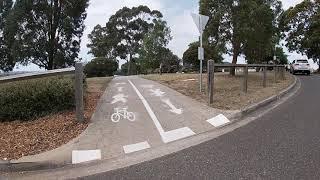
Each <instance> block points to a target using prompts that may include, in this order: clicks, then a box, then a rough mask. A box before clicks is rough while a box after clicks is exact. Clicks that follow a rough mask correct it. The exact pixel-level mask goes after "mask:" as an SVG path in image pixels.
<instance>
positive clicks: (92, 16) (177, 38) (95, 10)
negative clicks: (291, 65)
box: [16, 0, 302, 71]
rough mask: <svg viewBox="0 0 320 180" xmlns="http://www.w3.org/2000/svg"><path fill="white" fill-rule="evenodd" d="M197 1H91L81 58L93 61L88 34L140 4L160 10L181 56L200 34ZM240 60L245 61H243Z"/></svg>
mask: <svg viewBox="0 0 320 180" xmlns="http://www.w3.org/2000/svg"><path fill="white" fill-rule="evenodd" d="M198 2H199V1H198V0H90V5H89V8H88V10H87V13H88V16H87V19H86V21H85V25H86V29H85V32H84V35H83V38H82V43H81V52H80V55H79V57H81V58H82V59H83V60H85V61H89V60H91V59H92V56H91V55H88V54H87V52H88V48H87V47H86V44H87V43H88V38H87V36H88V34H89V33H90V32H91V31H92V30H93V28H94V26H96V25H97V24H101V25H103V26H104V25H105V24H106V22H107V21H108V19H109V17H110V16H111V15H112V14H114V13H115V12H116V11H117V10H119V9H120V8H122V7H124V6H127V7H133V6H138V5H147V6H148V7H149V8H150V9H157V10H160V11H161V12H162V13H163V15H164V19H165V20H166V21H167V22H168V25H169V26H170V28H171V31H172V36H173V40H172V41H171V42H170V44H169V48H170V49H171V50H172V51H173V52H174V53H175V54H177V55H178V56H179V57H182V55H183V52H184V51H185V50H186V49H187V48H188V44H189V43H191V42H194V41H196V40H197V39H198V31H197V28H196V26H195V25H194V24H193V21H192V18H191V16H190V13H192V12H194V13H197V12H198ZM282 2H283V6H284V8H285V9H287V8H289V7H290V6H294V5H296V4H297V3H300V2H302V0H283V1H282ZM288 54H289V59H290V60H291V59H295V58H300V57H301V55H298V54H296V53H288ZM225 61H230V57H225ZM240 61H243V60H242V59H241V58H240ZM16 70H19V71H21V70H39V69H38V68H37V66H35V65H29V66H28V67H22V66H20V67H17V68H16Z"/></svg>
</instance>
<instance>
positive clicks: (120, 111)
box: [111, 108, 136, 123]
mask: <svg viewBox="0 0 320 180" xmlns="http://www.w3.org/2000/svg"><path fill="white" fill-rule="evenodd" d="M127 110H128V108H115V109H114V111H115V113H113V114H112V115H111V120H112V122H114V123H117V122H119V121H120V119H121V117H123V118H124V119H127V120H128V121H131V122H133V121H135V119H136V117H135V115H134V113H133V112H128V111H127Z"/></svg>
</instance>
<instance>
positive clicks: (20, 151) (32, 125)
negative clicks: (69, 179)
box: [0, 91, 103, 161]
mask: <svg viewBox="0 0 320 180" xmlns="http://www.w3.org/2000/svg"><path fill="white" fill-rule="evenodd" d="M102 94H103V91H95V92H88V93H87V96H86V100H85V101H86V102H85V105H86V107H85V119H86V121H85V122H84V123H79V122H77V121H76V120H75V111H74V110H70V111H66V112H61V113H58V114H54V115H49V116H46V117H42V118H39V119H37V120H34V121H29V122H20V121H14V122H4V123H0V132H1V134H0V160H5V161H6V160H12V159H19V158H21V157H23V156H28V155H35V154H39V153H42V152H45V151H49V150H53V149H55V148H57V147H59V146H62V145H64V144H66V143H68V142H69V141H71V140H72V139H74V138H76V137H77V136H79V135H80V134H81V133H82V132H83V131H84V130H85V129H86V128H87V127H88V124H89V119H90V118H91V116H92V114H93V113H94V110H95V108H96V105H97V101H98V100H99V98H100V97H101V95H102Z"/></svg>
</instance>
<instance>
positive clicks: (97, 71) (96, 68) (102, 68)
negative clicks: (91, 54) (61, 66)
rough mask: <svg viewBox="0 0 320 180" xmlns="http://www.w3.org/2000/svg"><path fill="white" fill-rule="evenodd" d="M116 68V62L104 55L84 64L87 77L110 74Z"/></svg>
mask: <svg viewBox="0 0 320 180" xmlns="http://www.w3.org/2000/svg"><path fill="white" fill-rule="evenodd" d="M117 69H118V62H117V61H115V60H111V59H107V58H104V57H100V58H95V59H93V60H92V61H91V62H89V63H88V64H87V65H86V66H85V70H84V71H85V74H86V76H87V77H105V76H112V75H113V74H114V73H115V72H116V71H117Z"/></svg>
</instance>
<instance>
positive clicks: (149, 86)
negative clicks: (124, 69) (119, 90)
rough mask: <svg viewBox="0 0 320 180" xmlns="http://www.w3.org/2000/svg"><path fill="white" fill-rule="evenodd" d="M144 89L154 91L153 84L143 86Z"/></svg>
mask: <svg viewBox="0 0 320 180" xmlns="http://www.w3.org/2000/svg"><path fill="white" fill-rule="evenodd" d="M141 87H142V88H146V89H152V88H153V87H154V85H152V84H145V85H141Z"/></svg>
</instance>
